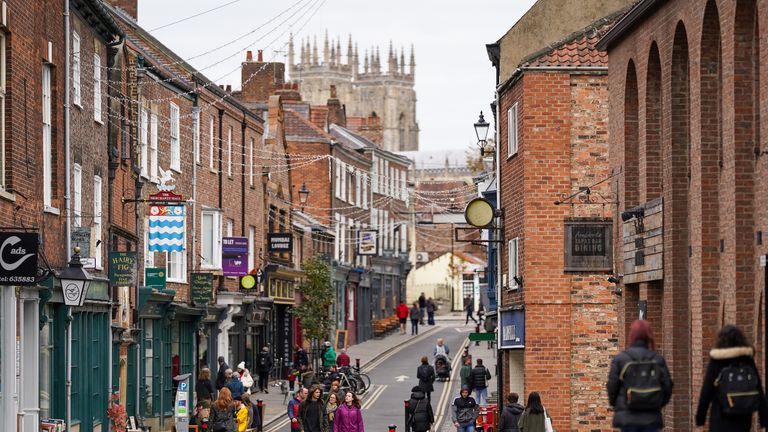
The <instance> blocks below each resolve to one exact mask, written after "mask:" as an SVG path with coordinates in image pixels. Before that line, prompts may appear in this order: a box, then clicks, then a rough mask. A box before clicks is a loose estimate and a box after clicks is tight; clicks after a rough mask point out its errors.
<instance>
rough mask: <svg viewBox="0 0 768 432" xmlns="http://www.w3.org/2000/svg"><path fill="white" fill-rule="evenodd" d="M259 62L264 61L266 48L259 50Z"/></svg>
mask: <svg viewBox="0 0 768 432" xmlns="http://www.w3.org/2000/svg"><path fill="white" fill-rule="evenodd" d="M257 61H258V62H263V61H264V50H259V58H258V59H257Z"/></svg>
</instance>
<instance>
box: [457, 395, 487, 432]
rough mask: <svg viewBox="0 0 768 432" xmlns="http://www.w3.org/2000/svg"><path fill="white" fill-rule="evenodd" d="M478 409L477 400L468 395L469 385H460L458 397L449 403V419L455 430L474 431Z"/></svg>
mask: <svg viewBox="0 0 768 432" xmlns="http://www.w3.org/2000/svg"><path fill="white" fill-rule="evenodd" d="M479 411H480V408H479V406H478V405H477V402H475V399H473V398H472V396H470V395H469V387H468V386H462V387H461V391H460V392H459V397H457V398H456V399H454V400H453V403H452V404H451V421H452V422H453V425H454V426H456V432H475V421H477V415H478V413H479Z"/></svg>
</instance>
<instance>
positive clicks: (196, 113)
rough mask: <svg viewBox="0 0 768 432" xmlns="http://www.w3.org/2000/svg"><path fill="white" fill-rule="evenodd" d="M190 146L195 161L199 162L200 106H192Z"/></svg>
mask: <svg viewBox="0 0 768 432" xmlns="http://www.w3.org/2000/svg"><path fill="white" fill-rule="evenodd" d="M192 148H193V150H194V152H195V163H196V164H199V163H200V107H194V108H192Z"/></svg>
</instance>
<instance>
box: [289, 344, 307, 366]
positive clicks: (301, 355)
mask: <svg viewBox="0 0 768 432" xmlns="http://www.w3.org/2000/svg"><path fill="white" fill-rule="evenodd" d="M294 357H295V359H294V362H293V363H294V365H295V366H296V369H298V370H301V368H302V366H304V367H309V356H307V352H306V351H304V348H303V347H302V346H301V345H296V354H295V355H294Z"/></svg>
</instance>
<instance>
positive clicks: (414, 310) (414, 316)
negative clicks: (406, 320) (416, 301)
mask: <svg viewBox="0 0 768 432" xmlns="http://www.w3.org/2000/svg"><path fill="white" fill-rule="evenodd" d="M408 314H409V316H410V317H411V321H413V320H418V319H419V318H421V313H420V312H419V308H417V307H416V306H411V311H410V312H409V313H408Z"/></svg>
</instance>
